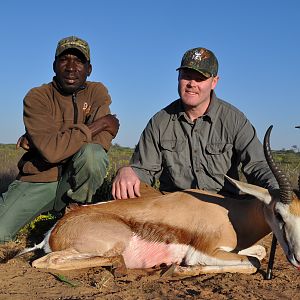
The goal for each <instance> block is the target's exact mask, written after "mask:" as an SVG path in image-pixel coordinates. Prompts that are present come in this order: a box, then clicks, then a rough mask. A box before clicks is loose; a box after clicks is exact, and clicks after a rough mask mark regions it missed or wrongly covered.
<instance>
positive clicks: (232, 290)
mask: <svg viewBox="0 0 300 300" xmlns="http://www.w3.org/2000/svg"><path fill="white" fill-rule="evenodd" d="M260 244H261V245H263V246H265V247H266V249H267V252H268V253H269V251H270V245H271V235H269V236H267V237H266V238H264V239H263V240H262V241H261V242H260ZM20 247H22V245H20V244H16V243H9V244H6V245H4V246H2V247H0V258H1V259H2V263H1V264H0V300H2V299H14V300H30V299H39V300H46V299H64V300H66V299H93V300H97V299H116V300H117V299H300V280H299V278H298V276H299V274H300V273H299V272H300V271H298V270H296V269H294V268H293V267H292V266H291V265H290V264H289V263H288V262H287V261H286V259H285V256H284V254H283V252H282V250H281V248H280V247H279V246H277V251H276V256H275V263H274V269H273V279H272V280H265V279H264V276H265V272H266V269H267V259H265V260H263V261H262V266H261V270H259V271H258V272H257V273H256V274H252V275H246V274H230V273H226V274H207V275H200V276H197V277H192V278H185V279H176V278H174V279H173V278H172V279H171V278H169V279H165V278H161V277H160V272H161V271H160V270H158V269H153V270H148V271H147V272H146V271H144V270H143V271H142V270H129V271H128V274H127V275H125V276H121V277H114V274H113V273H114V272H113V270H109V269H105V268H101V267H98V268H90V269H83V270H77V271H46V270H39V269H35V268H33V267H31V265H30V262H31V260H32V259H33V255H32V254H26V255H25V256H24V257H18V258H13V259H10V260H8V261H4V258H5V257H6V258H7V257H9V256H10V255H12V254H13V253H14V252H15V251H16V250H17V249H20Z"/></svg>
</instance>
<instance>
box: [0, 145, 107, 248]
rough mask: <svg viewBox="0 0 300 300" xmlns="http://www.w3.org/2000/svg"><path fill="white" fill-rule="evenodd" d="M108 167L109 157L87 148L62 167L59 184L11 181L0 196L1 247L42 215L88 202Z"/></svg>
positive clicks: (103, 151) (99, 146)
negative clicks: (69, 205)
mask: <svg viewBox="0 0 300 300" xmlns="http://www.w3.org/2000/svg"><path fill="white" fill-rule="evenodd" d="M107 167H108V156H107V153H106V152H105V150H104V149H103V148H102V146H101V145H98V144H86V145H85V146H83V147H82V148H81V149H80V150H79V151H78V152H77V153H76V154H75V155H74V156H73V157H72V158H71V160H70V162H68V163H67V165H66V166H64V170H63V173H62V176H61V179H60V180H59V181H56V182H47V183H36V182H24V181H20V180H15V181H13V182H12V183H11V184H10V185H9V187H8V190H7V192H6V193H4V194H2V196H0V243H4V242H7V241H10V240H12V239H14V238H15V236H16V234H17V233H18V231H19V230H20V229H21V228H22V227H24V226H25V225H26V224H28V223H29V222H31V221H32V220H33V219H34V218H35V217H37V216H38V215H40V214H41V213H45V212H48V211H51V210H54V211H60V210H62V209H63V208H64V207H65V206H66V205H67V204H68V203H69V202H81V203H89V202H91V201H92V197H93V195H94V194H95V193H96V191H97V189H98V188H99V187H100V186H101V185H102V183H103V180H104V178H105V176H106V172H107Z"/></svg>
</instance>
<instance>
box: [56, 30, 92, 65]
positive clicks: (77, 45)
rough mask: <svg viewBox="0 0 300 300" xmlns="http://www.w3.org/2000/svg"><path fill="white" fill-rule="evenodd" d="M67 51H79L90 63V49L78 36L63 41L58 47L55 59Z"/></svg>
mask: <svg viewBox="0 0 300 300" xmlns="http://www.w3.org/2000/svg"><path fill="white" fill-rule="evenodd" d="M67 49H77V50H79V51H80V52H81V53H82V54H83V55H84V57H85V58H86V59H87V60H88V61H90V47H89V45H88V43H87V42H86V41H84V40H83V39H80V38H78V37H76V36H69V37H66V38H63V39H61V40H60V41H59V42H58V44H57V47H56V52H55V57H57V56H59V55H60V54H62V53H63V52H64V51H65V50H67Z"/></svg>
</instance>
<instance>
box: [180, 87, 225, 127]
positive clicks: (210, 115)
mask: <svg viewBox="0 0 300 300" xmlns="http://www.w3.org/2000/svg"><path fill="white" fill-rule="evenodd" d="M218 107H219V104H218V98H217V96H216V94H215V92H214V91H212V92H211V97H210V103H209V106H208V109H207V111H206V113H205V114H204V115H203V118H204V119H209V120H210V121H211V122H213V121H214V120H215V118H216V115H217V109H218ZM177 118H178V119H180V118H184V119H185V120H188V117H187V115H186V113H185V111H184V108H183V105H182V102H181V100H180V99H178V106H177Z"/></svg>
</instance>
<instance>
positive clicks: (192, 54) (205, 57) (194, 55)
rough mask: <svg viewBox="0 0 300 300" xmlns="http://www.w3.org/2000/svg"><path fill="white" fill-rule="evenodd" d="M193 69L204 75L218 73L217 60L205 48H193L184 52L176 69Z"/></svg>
mask: <svg viewBox="0 0 300 300" xmlns="http://www.w3.org/2000/svg"><path fill="white" fill-rule="evenodd" d="M180 69H193V70H195V71H197V72H200V73H201V74H203V75H204V76H205V77H207V78H209V77H211V76H216V75H217V74H218V60H217V58H216V56H215V55H214V54H213V52H212V51H210V50H208V49H205V48H193V49H190V50H188V51H186V52H185V54H184V55H183V57H182V60H181V65H180V67H179V68H178V69H176V70H180Z"/></svg>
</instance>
